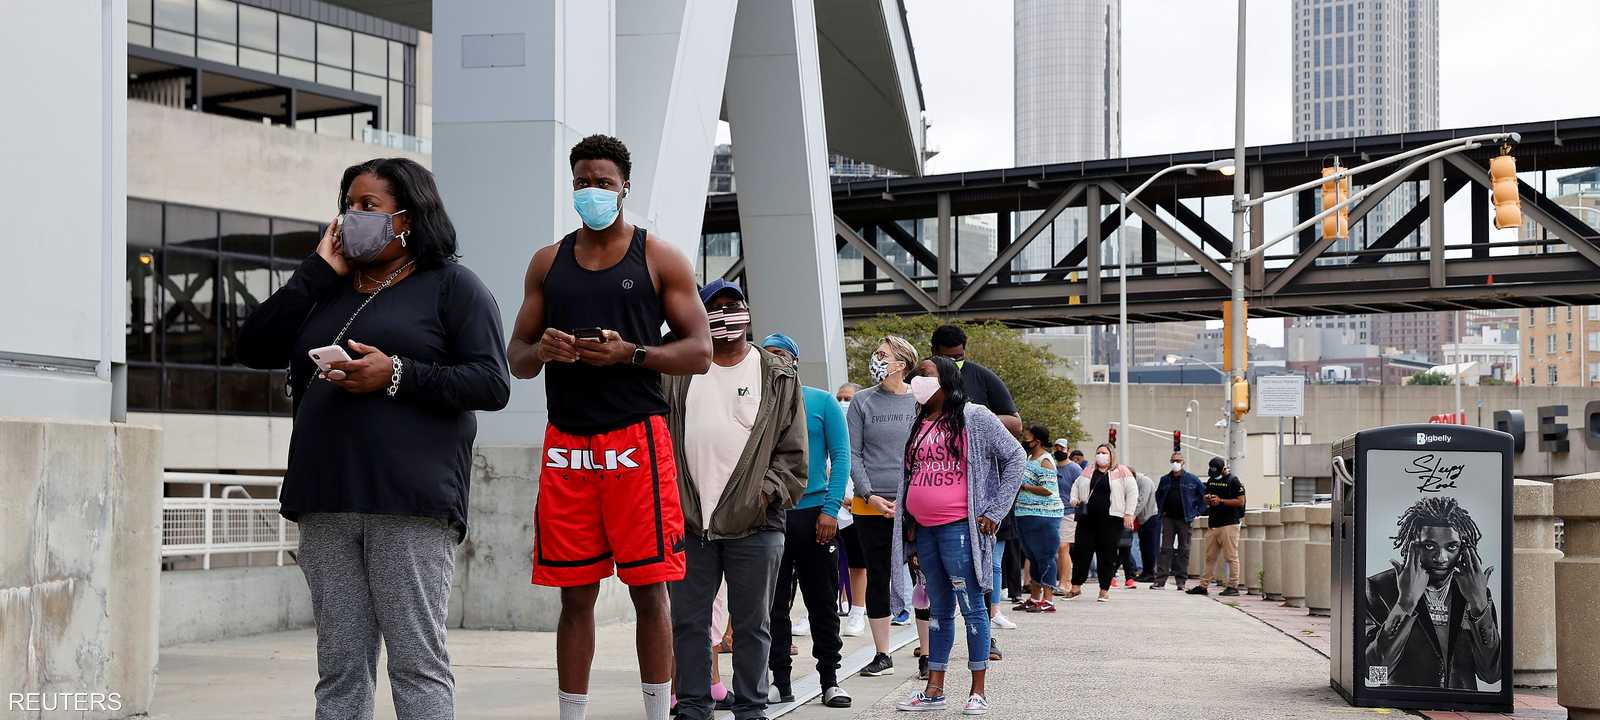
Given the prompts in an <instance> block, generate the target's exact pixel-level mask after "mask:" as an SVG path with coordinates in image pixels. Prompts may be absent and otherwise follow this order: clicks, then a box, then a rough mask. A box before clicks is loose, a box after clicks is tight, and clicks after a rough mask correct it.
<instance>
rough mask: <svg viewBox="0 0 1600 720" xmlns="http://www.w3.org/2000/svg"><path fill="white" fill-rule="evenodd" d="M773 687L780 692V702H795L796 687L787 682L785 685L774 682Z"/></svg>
mask: <svg viewBox="0 0 1600 720" xmlns="http://www.w3.org/2000/svg"><path fill="white" fill-rule="evenodd" d="M772 688H773V690H775V691H777V693H778V702H780V703H792V702H794V688H792V687H790V686H789V685H787V684H784V685H778V684H774V685H773V686H772Z"/></svg>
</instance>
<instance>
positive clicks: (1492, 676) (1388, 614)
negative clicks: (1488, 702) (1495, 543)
mask: <svg viewBox="0 0 1600 720" xmlns="http://www.w3.org/2000/svg"><path fill="white" fill-rule="evenodd" d="M1397 525H1398V526H1399V531H1398V532H1396V533H1395V535H1394V547H1395V549H1397V550H1399V551H1400V560H1399V561H1393V560H1391V561H1390V564H1391V565H1393V566H1394V568H1393V569H1391V570H1385V571H1383V572H1381V573H1378V574H1377V575H1373V576H1372V577H1369V578H1367V613H1368V617H1367V632H1366V643H1367V663H1368V664H1369V665H1370V666H1374V667H1381V668H1387V669H1388V673H1387V674H1388V684H1389V685H1391V686H1411V687H1446V688H1452V689H1458V690H1477V689H1478V682H1477V681H1479V680H1482V681H1483V682H1485V683H1495V682H1499V681H1500V676H1501V667H1500V623H1499V620H1498V618H1497V613H1496V610H1495V606H1494V599H1493V598H1492V597H1491V596H1490V593H1489V576H1490V575H1491V574H1492V573H1493V572H1494V568H1493V567H1490V568H1487V569H1486V568H1484V566H1483V558H1482V557H1480V556H1479V554H1478V540H1479V538H1480V537H1482V533H1481V532H1479V530H1478V524H1477V523H1476V522H1473V520H1472V516H1471V515H1469V514H1467V511H1466V509H1464V508H1462V507H1461V506H1460V505H1458V504H1457V503H1456V500H1455V498H1450V497H1428V498H1423V499H1421V500H1419V501H1417V503H1416V504H1414V505H1412V506H1411V507H1409V508H1407V509H1406V511H1405V512H1404V513H1403V514H1401V516H1400V520H1399V522H1398V523H1397Z"/></svg>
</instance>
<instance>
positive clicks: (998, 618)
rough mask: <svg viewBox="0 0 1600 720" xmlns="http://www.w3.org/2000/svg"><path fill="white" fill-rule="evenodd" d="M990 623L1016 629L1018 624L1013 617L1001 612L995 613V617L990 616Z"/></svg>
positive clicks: (1002, 627)
mask: <svg viewBox="0 0 1600 720" xmlns="http://www.w3.org/2000/svg"><path fill="white" fill-rule="evenodd" d="M989 624H991V625H993V626H995V627H997V628H1000V629H1001V630H1015V629H1017V624H1016V623H1014V622H1011V618H1008V617H1006V616H1005V615H1002V614H1000V613H995V614H994V617H992V618H989Z"/></svg>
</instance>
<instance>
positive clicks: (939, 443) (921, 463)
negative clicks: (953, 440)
mask: <svg viewBox="0 0 1600 720" xmlns="http://www.w3.org/2000/svg"><path fill="white" fill-rule="evenodd" d="M915 432H916V433H917V442H916V447H915V449H914V450H913V451H912V452H913V455H912V461H911V487H910V488H909V489H908V490H907V491H906V501H905V502H906V510H907V511H909V512H910V513H911V515H912V516H913V517H915V518H916V519H917V523H918V524H920V525H923V526H926V527H933V526H937V525H945V524H949V523H953V522H956V521H957V520H965V519H966V518H967V516H968V515H969V514H971V513H969V512H968V511H967V460H966V455H967V448H966V444H967V443H966V437H965V436H963V437H962V438H961V439H960V440H959V444H960V448H961V453H960V454H959V455H956V456H953V457H952V456H951V455H950V448H949V447H948V446H947V445H946V443H945V433H944V430H943V428H940V427H936V426H934V424H933V422H931V421H927V420H924V421H923V422H922V423H921V425H919V426H918V427H917V429H916V431H915Z"/></svg>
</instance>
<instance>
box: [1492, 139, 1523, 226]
mask: <svg viewBox="0 0 1600 720" xmlns="http://www.w3.org/2000/svg"><path fill="white" fill-rule="evenodd" d="M1489 178H1490V179H1491V180H1493V181H1494V195H1493V199H1494V226H1495V228H1497V229H1500V230H1505V229H1507V228H1514V227H1522V198H1521V196H1520V195H1518V193H1517V159H1516V158H1514V157H1512V156H1511V146H1509V145H1507V146H1504V147H1502V148H1500V155H1499V156H1498V157H1495V158H1493V159H1491V160H1489Z"/></svg>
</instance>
